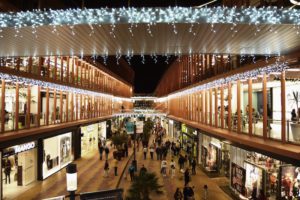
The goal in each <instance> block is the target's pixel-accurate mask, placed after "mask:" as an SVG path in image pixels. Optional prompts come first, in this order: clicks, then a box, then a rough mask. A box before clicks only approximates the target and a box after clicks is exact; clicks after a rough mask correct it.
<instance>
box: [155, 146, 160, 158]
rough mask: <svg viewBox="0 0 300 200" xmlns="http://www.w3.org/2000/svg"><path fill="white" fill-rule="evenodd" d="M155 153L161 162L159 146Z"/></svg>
mask: <svg viewBox="0 0 300 200" xmlns="http://www.w3.org/2000/svg"><path fill="white" fill-rule="evenodd" d="M155 153H156V157H157V160H160V147H159V146H158V147H156V149H155Z"/></svg>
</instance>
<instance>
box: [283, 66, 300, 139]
mask: <svg viewBox="0 0 300 200" xmlns="http://www.w3.org/2000/svg"><path fill="white" fill-rule="evenodd" d="M285 76H286V84H285V85H286V89H285V92H286V95H285V97H286V99H285V104H286V113H285V114H286V120H287V129H286V130H287V133H286V134H287V141H289V142H293V143H298V144H300V124H299V117H300V79H299V78H300V69H299V68H293V69H290V70H288V71H286V75H285Z"/></svg>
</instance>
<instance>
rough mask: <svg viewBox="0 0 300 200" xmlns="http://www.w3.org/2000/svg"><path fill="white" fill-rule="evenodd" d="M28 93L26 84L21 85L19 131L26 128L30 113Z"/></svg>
mask: <svg viewBox="0 0 300 200" xmlns="http://www.w3.org/2000/svg"><path fill="white" fill-rule="evenodd" d="M27 93H28V90H27V86H26V85H24V84H19V123H18V128H19V129H23V128H25V127H26V121H27V117H26V114H27V111H28V104H27Z"/></svg>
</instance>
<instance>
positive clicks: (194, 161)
mask: <svg viewBox="0 0 300 200" xmlns="http://www.w3.org/2000/svg"><path fill="white" fill-rule="evenodd" d="M196 165H197V162H196V159H195V158H193V159H192V174H193V175H196Z"/></svg>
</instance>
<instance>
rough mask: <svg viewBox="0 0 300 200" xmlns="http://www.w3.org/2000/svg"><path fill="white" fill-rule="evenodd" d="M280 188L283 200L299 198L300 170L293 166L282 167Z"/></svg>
mask: <svg viewBox="0 0 300 200" xmlns="http://www.w3.org/2000/svg"><path fill="white" fill-rule="evenodd" d="M280 175H281V177H280V178H281V180H280V188H281V191H280V192H281V197H282V198H283V199H296V198H299V194H300V193H299V191H300V187H299V183H300V168H299V167H295V166H292V165H286V166H281V167H280Z"/></svg>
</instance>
